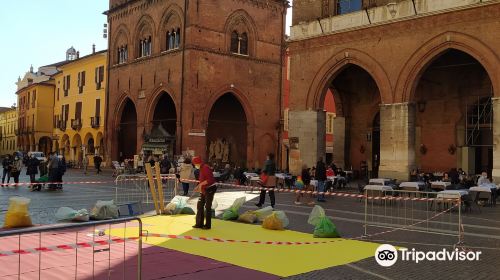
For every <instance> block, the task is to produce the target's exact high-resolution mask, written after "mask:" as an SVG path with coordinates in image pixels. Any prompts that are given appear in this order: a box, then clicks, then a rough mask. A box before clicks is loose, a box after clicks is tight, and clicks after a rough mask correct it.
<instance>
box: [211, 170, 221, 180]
mask: <svg viewBox="0 0 500 280" xmlns="http://www.w3.org/2000/svg"><path fill="white" fill-rule="evenodd" d="M213 174H214V178H219V177H220V175H221V173H220V172H217V171H215V172H213Z"/></svg>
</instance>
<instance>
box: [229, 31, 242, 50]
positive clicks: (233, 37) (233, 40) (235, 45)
mask: <svg viewBox="0 0 500 280" xmlns="http://www.w3.org/2000/svg"><path fill="white" fill-rule="evenodd" d="M239 37H240V36H239V35H238V32H236V31H233V33H231V52H232V53H238V45H239Z"/></svg>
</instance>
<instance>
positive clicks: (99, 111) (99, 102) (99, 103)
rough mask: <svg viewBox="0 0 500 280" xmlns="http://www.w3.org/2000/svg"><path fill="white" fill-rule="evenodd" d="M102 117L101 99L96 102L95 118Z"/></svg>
mask: <svg viewBox="0 0 500 280" xmlns="http://www.w3.org/2000/svg"><path fill="white" fill-rule="evenodd" d="M100 115H101V99H96V100H95V116H96V117H99V116H100Z"/></svg>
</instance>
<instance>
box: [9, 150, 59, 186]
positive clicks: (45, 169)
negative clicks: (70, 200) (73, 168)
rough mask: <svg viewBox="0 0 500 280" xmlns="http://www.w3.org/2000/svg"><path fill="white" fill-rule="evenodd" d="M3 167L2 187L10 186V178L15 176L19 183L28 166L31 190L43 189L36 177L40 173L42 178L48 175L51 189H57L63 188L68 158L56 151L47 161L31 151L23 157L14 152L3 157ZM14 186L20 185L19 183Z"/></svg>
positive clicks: (15, 180) (14, 178) (15, 181)
mask: <svg viewBox="0 0 500 280" xmlns="http://www.w3.org/2000/svg"><path fill="white" fill-rule="evenodd" d="M2 167H3V173H2V187H5V186H8V184H9V183H10V178H13V180H14V183H16V184H18V183H19V176H20V175H21V173H22V171H23V167H26V175H27V176H29V178H30V183H31V185H30V189H31V191H41V184H40V182H38V181H37V178H36V177H37V175H38V174H40V178H42V177H46V180H44V181H45V182H47V181H48V182H51V184H49V189H53V190H55V189H62V177H63V175H64V173H65V172H66V160H65V158H64V156H61V155H59V156H58V155H57V153H55V152H54V153H51V154H50V156H49V158H48V160H46V161H40V160H39V159H37V158H36V157H35V155H34V154H32V153H30V152H28V153H27V155H26V156H24V157H23V158H21V156H20V155H19V153H14V154H13V155H6V156H5V157H4V158H3V160H2ZM47 173H48V174H47ZM5 179H7V183H5ZM54 182H57V183H54ZM14 186H15V187H18V185H14Z"/></svg>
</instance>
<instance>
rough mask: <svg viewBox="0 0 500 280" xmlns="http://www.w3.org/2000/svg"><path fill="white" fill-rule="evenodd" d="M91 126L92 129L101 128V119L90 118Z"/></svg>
mask: <svg viewBox="0 0 500 280" xmlns="http://www.w3.org/2000/svg"><path fill="white" fill-rule="evenodd" d="M90 125H91V126H92V128H99V127H100V126H101V117H97V116H96V117H90Z"/></svg>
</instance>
